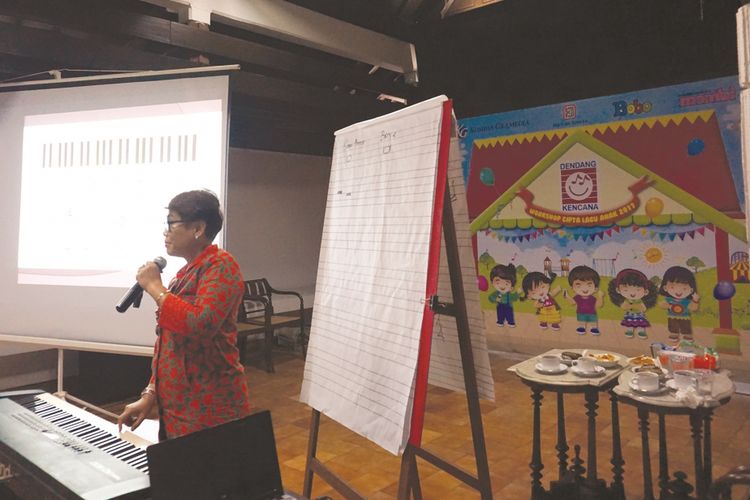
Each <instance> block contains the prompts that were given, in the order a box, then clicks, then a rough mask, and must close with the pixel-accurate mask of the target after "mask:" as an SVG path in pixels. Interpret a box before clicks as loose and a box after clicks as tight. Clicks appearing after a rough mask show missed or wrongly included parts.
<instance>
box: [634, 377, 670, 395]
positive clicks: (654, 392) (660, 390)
mask: <svg viewBox="0 0 750 500" xmlns="http://www.w3.org/2000/svg"><path fill="white" fill-rule="evenodd" d="M633 382H635V381H634V380H633V379H631V380H630V382H629V383H628V387H630V390H631V391H633V392H634V393H636V394H643V395H644V396H656V395H657V394H661V393H663V392H666V391H668V390H669V382H672V380H670V381H668V382H667V383H666V384H665V385H662V384H659V388H658V389H654V390H651V391H646V390H644V389H641V388H639V387H638V386H637V385H635V384H634V383H633Z"/></svg>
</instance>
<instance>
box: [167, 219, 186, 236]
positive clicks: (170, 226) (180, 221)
mask: <svg viewBox="0 0 750 500" xmlns="http://www.w3.org/2000/svg"><path fill="white" fill-rule="evenodd" d="M183 222H185V221H184V220H181V219H178V220H168V221H167V223H166V224H164V232H165V233H171V232H172V225H173V224H182V223H183Z"/></svg>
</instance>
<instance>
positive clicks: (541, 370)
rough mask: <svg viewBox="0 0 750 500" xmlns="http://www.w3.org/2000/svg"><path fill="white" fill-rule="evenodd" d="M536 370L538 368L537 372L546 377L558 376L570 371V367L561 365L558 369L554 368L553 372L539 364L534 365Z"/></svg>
mask: <svg viewBox="0 0 750 500" xmlns="http://www.w3.org/2000/svg"><path fill="white" fill-rule="evenodd" d="M534 368H536V371H538V372H539V373H544V374H545V375H558V374H560V373H565V372H566V371H568V367H567V366H565V365H564V364H562V363H560V365H559V366H558V367H557V368H554V369H552V370H548V369H546V368H543V367H542V364H541V363H537V364H536V365H534Z"/></svg>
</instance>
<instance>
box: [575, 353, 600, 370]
mask: <svg viewBox="0 0 750 500" xmlns="http://www.w3.org/2000/svg"><path fill="white" fill-rule="evenodd" d="M573 364H574V365H575V366H577V367H578V370H580V371H582V372H593V371H594V370H596V361H595V360H594V358H587V357H585V356H583V357H580V358H578V359H576V360H575V361H573Z"/></svg>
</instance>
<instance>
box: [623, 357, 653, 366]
mask: <svg viewBox="0 0 750 500" xmlns="http://www.w3.org/2000/svg"><path fill="white" fill-rule="evenodd" d="M628 361H630V364H631V365H636V366H654V367H655V366H656V360H655V359H654V358H652V357H651V356H646V355H644V354H641V355H640V356H636V357H634V358H630V359H629V360H628Z"/></svg>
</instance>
